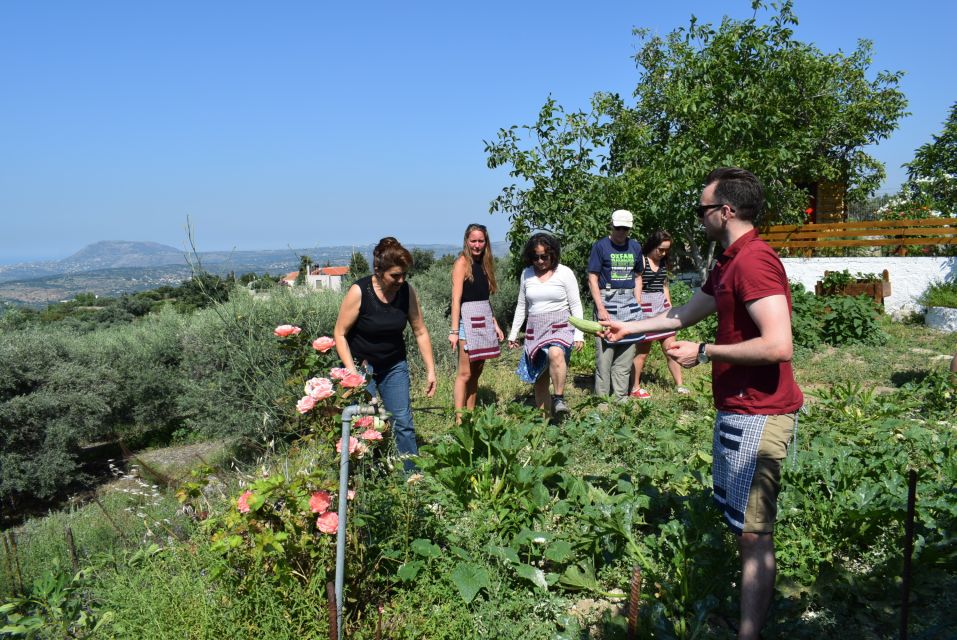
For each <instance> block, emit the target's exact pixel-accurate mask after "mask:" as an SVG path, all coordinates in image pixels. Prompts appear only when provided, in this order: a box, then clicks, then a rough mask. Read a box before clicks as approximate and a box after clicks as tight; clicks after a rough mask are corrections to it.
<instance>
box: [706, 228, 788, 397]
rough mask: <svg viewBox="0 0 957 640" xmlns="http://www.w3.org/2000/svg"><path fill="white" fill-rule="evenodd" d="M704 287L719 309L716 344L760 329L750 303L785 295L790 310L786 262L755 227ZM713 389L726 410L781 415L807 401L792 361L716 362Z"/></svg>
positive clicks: (754, 334) (754, 335)
mask: <svg viewBox="0 0 957 640" xmlns="http://www.w3.org/2000/svg"><path fill="white" fill-rule="evenodd" d="M701 290H702V291H703V292H704V293H706V294H708V295H709V296H712V297H713V298H714V299H715V303H716V305H717V309H718V333H717V336H716V338H715V343H716V344H737V343H739V342H744V341H745V340H750V339H751V338H757V337H758V336H759V335H761V333H760V331H758V327H757V325H756V324H755V323H754V320H752V319H751V316H750V314H749V313H748V310H747V308H746V307H745V303H747V302H751V301H752V300H759V299H761V298H766V297H768V296H773V295H782V294H783V295H784V296H786V297H787V301H788V311H790V310H791V288H790V287H789V286H788V278H787V274H786V273H785V271H784V265H783V264H781V260H780V259H779V258H778V256H777V254H776V253H774V249H772V248H771V247H769V246H768V244H767V243H766V242H765V241H764V240H761V239H760V238H759V237H758V232H757V230H756V229H754V230H751V231H749V232H747V233H746V234H744V235H743V236H741V237H740V238H738V239H737V240H736V241H735V242H734V244H732V245H731V246H730V247H728V248H727V249H726V250H725V251H724V253H723V254H721V256H719V257H718V263H717V265H716V266H715V268H714V269H713V270H712V271H711V274H710V275H709V276H708V281H707V282H705V284H704V286H703V287H702V288H701ZM711 379H712V382H711V389H712V391H713V393H714V404H715V406H716V407H717V408H718V409H719V410H721V411H729V412H731V413H744V414H761V415H779V414H782V413H793V412H795V411H797V410H798V409H800V408H801V405H803V404H804V395H803V394H802V393H801V390H800V389H799V388H798V386H797V383H796V382H795V381H794V371H793V370H792V369H791V363H790V362H781V363H779V364H767V365H757V366H753V365H752V366H748V365H739V364H729V363H727V362H713V363H712V365H711Z"/></svg>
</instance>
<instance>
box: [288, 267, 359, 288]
mask: <svg viewBox="0 0 957 640" xmlns="http://www.w3.org/2000/svg"><path fill="white" fill-rule="evenodd" d="M348 273H349V267H314V268H312V269H311V270H310V271H309V274H308V275H307V276H306V286H308V287H312V288H313V289H332V290H333V291H341V290H342V279H343V278H345V277H346V275H348ZM298 276H299V272H298V271H290V272H289V273H287V274H286V275H285V276H283V278H282V280H280V281H279V284H281V285H284V286H287V287H294V286H296V278H297V277H298Z"/></svg>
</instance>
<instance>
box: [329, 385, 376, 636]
mask: <svg viewBox="0 0 957 640" xmlns="http://www.w3.org/2000/svg"><path fill="white" fill-rule="evenodd" d="M374 415H378V416H379V417H380V418H383V419H384V418H386V416H387V414H386V412H385V407H383V406H382V404H381V403H380V402H378V399H377V398H373V400H372V402H371V403H370V404H362V405H355V404H353V405H349V406H348V407H346V408H345V409H344V410H343V411H342V440H341V442H342V446H341V447H340V448H341V449H342V455H341V458H340V462H339V529H338V531H337V532H336V631H337V634H338V638H339V640H342V603H343V600H344V598H343V595H344V594H343V589H344V585H345V577H346V515H347V514H346V512H347V508H348V503H349V500H348V498H347V496H348V495H349V438H350V432H351V430H352V419H353V418H354V417H355V416H374Z"/></svg>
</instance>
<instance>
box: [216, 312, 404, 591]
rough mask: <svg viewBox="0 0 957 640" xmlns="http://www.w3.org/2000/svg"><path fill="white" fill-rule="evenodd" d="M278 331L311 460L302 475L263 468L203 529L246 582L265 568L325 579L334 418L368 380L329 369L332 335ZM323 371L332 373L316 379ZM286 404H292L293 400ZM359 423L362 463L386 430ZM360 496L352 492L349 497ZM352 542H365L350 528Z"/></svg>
mask: <svg viewBox="0 0 957 640" xmlns="http://www.w3.org/2000/svg"><path fill="white" fill-rule="evenodd" d="M273 333H274V334H275V335H276V336H277V337H278V338H279V339H280V340H281V347H282V349H283V350H284V351H285V352H286V354H287V361H288V365H289V367H290V373H289V385H290V386H293V385H294V386H295V388H300V389H302V392H303V393H304V395H303V396H301V397H300V398H299V399H298V400H297V401H295V413H293V412H292V407H290V415H291V416H292V420H293V421H295V423H296V424H298V425H299V426H300V429H299V431H305V432H304V433H303V435H302V437H301V438H300V439H299V440H298V442H297V443H296V444H295V446H296V447H298V448H299V449H300V450H301V451H309V452H310V455H308V456H306V460H307V462H306V463H305V466H303V467H302V468H299V469H297V470H291V469H288V468H287V467H285V466H284V467H282V468H280V469H273V470H267V469H266V468H265V467H264V468H263V470H262V472H261V473H260V474H259V475H258V476H257V477H255V478H249V479H248V480H247V482H246V483H245V485H246V486H245V487H244V488H243V491H242V493H241V494H240V495H239V496H238V497H237V498H236V500H235V502H234V503H233V505H232V506H231V508H230V509H229V510H228V511H226V512H225V513H224V514H222V515H221V516H218V517H214V518H211V519H209V520H206V521H205V522H204V527H205V528H206V530H207V532H208V533H209V535H210V538H211V540H212V548H213V550H214V551H216V552H218V553H220V554H222V555H223V556H224V557H225V558H226V559H227V560H228V563H227V566H228V567H229V568H231V569H232V571H233V573H232V575H233V576H235V577H238V578H239V579H240V580H242V578H243V576H245V575H248V574H249V572H250V571H261V570H265V571H267V572H270V573H272V574H274V575H276V576H278V577H279V578H280V579H282V580H303V581H306V582H308V581H311V580H313V579H314V578H319V579H322V580H325V575H326V570H327V569H326V568H327V567H331V566H332V561H333V557H334V553H335V546H334V545H335V543H334V542H333V538H332V535H333V534H335V533H336V532H337V531H338V527H339V516H338V514H337V513H336V509H337V508H338V500H339V499H341V496H338V495H337V490H338V480H337V478H338V470H339V462H338V459H337V458H338V456H337V454H339V453H341V450H342V442H341V438H340V439H339V442H338V443H336V444H335V446H334V447H333V438H335V437H336V434H338V433H339V422H338V420H336V416H338V415H339V413H340V412H341V410H342V407H343V406H344V405H345V404H347V403H349V402H351V400H350V398H351V397H352V396H354V395H355V394H356V393H357V392H360V391H361V390H362V389H363V387H364V385H365V377H364V376H362V375H359V374H356V373H350V372H349V371H347V370H345V369H342V368H337V367H330V366H329V365H331V364H334V362H332V358H334V353H329V352H330V350H331V349H332V347H333V346H334V344H335V341H334V340H333V339H332V338H327V337H320V338H316V339H315V340H312V341H311V342H310V341H309V340H308V338H306V336H304V335H302V332H301V330H300V329H299V328H298V327H295V326H293V325H280V326H278V327H276V329H275V330H274V332H273ZM323 371H328V373H327V374H326V375H316V374H317V373H320V372H323ZM278 401H279V402H286V400H284V399H278ZM288 402H289V405H291V404H292V400H291V399H289V400H288ZM287 406H288V405H287ZM353 424H354V428H356V429H357V431H361V435H360V436H359V437H356V436H351V437H350V438H349V443H348V450H349V454H350V456H355V458H356V463H359V464H361V462H360V460H361V459H362V457H363V455H364V454H365V453H367V452H368V451H369V450H370V448H371V447H373V446H376V444H377V443H379V442H381V441H382V440H383V436H382V431H383V430H385V428H386V425H385V423H384V422H383V421H382V420H380V419H379V418H375V417H373V416H355V417H354V418H353ZM303 425H305V426H306V429H305V430H303V429H302V428H301V427H302V426H303ZM356 463H354V464H353V466H355V464H356ZM354 495H355V492H354V490H353V489H349V491H348V494H347V496H346V498H347V499H350V500H351V499H352V498H353V497H354ZM349 537H350V544H351V545H353V546H355V545H361V541H360V540H359V539H358V538H357V537H356V535H355V532H352V531H350V532H349ZM223 572H224V573H225V572H226V569H224V570H223Z"/></svg>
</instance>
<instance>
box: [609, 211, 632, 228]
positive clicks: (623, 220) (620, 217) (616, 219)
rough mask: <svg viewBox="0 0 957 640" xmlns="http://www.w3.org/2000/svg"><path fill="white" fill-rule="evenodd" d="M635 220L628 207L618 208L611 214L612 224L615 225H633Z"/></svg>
mask: <svg viewBox="0 0 957 640" xmlns="http://www.w3.org/2000/svg"><path fill="white" fill-rule="evenodd" d="M633 222H634V217H633V216H632V215H631V211H628V210H627V209H618V210H617V211H615V212H614V213H613V214H611V226H613V227H631V225H632V223H633Z"/></svg>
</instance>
